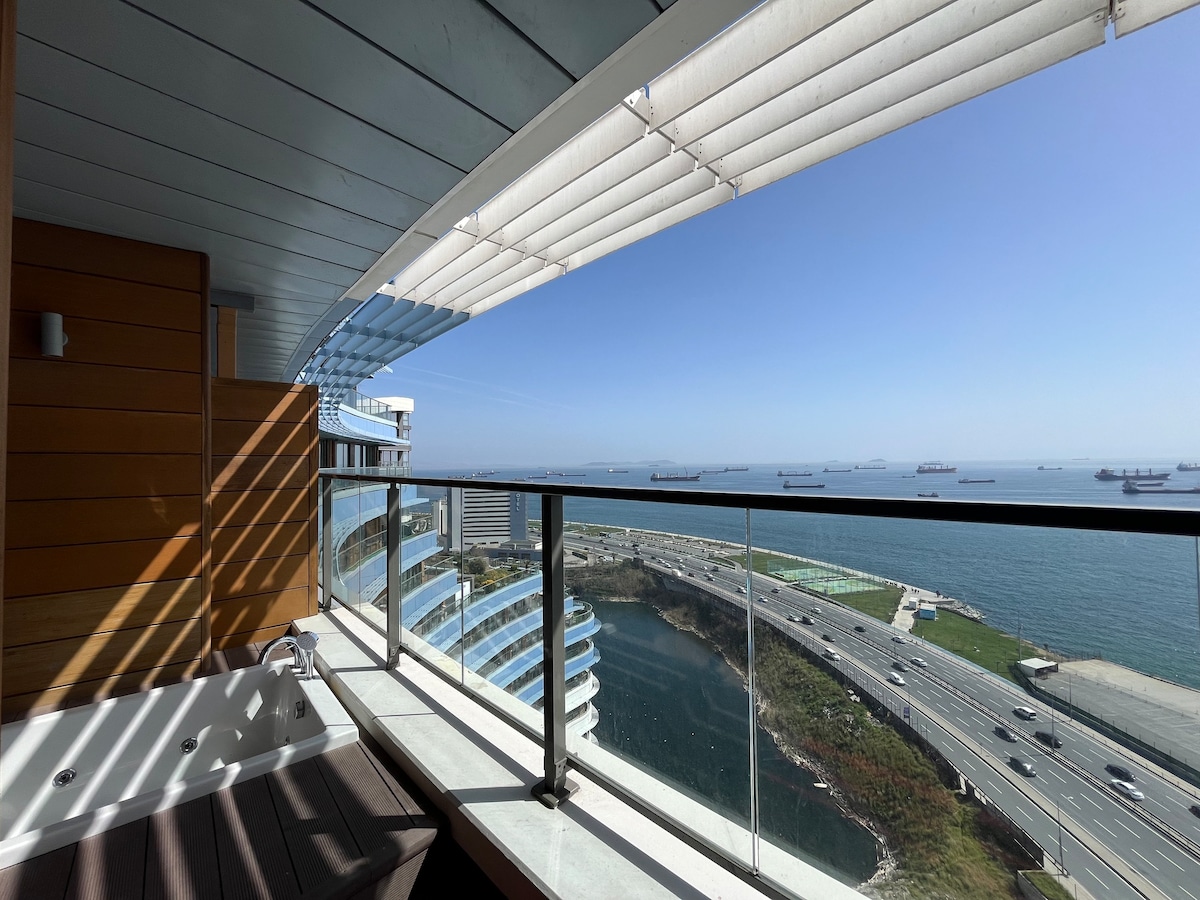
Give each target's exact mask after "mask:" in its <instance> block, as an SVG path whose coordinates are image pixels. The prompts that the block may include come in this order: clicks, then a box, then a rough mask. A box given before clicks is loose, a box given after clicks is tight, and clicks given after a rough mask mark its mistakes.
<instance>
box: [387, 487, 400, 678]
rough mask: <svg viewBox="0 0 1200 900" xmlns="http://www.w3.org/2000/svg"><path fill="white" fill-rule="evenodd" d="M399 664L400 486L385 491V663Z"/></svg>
mask: <svg viewBox="0 0 1200 900" xmlns="http://www.w3.org/2000/svg"><path fill="white" fill-rule="evenodd" d="M399 664H400V485H398V484H396V483H395V482H392V483H390V484H389V485H388V489H387V663H386V668H388V669H394V668H396V666H398V665H399Z"/></svg>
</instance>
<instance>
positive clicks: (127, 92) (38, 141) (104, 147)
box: [13, 0, 758, 381]
mask: <svg viewBox="0 0 1200 900" xmlns="http://www.w3.org/2000/svg"><path fill="white" fill-rule="evenodd" d="M756 2H758V0H20V2H19V3H18V4H17V7H18V9H17V14H18V19H17V46H16V97H15V112H14V135H13V137H14V142H13V143H14V177H13V193H14V208H15V213H16V215H18V216H21V217H25V218H30V219H37V220H40V221H46V222H54V223H59V224H63V225H68V226H73V227H76V228H83V229H87V230H90V231H97V232H103V233H107V234H115V235H120V236H122V237H129V238H134V239H137V240H142V241H149V242H152V243H157V244H166V245H168V246H174V247H181V248H184V249H188V250H195V251H199V252H202V253H205V254H207V255H208V257H209V265H210V279H211V286H212V288H213V290H214V293H215V292H218V291H219V292H223V293H224V294H225V295H226V297H227V298H229V297H230V295H234V296H233V298H232V299H236V301H237V304H238V305H239V307H240V309H239V313H238V366H237V371H238V375H239V376H241V377H246V378H257V379H265V380H273V381H291V380H293V379H294V378H295V377H296V374H297V372H298V371H299V369H300V367H301V365H302V364H303V363H304V361H305V360H306V359H308V357H309V356H310V355H311V353H312V352H313V350H314V349H315V348H316V347H317V345H318V344H319V343H320V342H321V341H322V340H324V339H325V338H326V337H327V336H328V334H329V333H330V331H331V330H332V329H334V328H335V327H336V326H337V325H338V324H339V322H341V321H342V319H343V318H344V317H345V316H346V315H348V314H349V313H350V312H352V311H353V310H354V309H355V308H356V307H358V306H359V305H360V304H361V303H362V302H363V301H364V300H366V299H368V298H370V297H371V295H372V294H373V293H374V291H375V289H376V288H378V286H379V285H380V284H383V283H384V282H385V281H387V280H388V279H389V278H391V277H392V276H393V275H394V274H395V273H396V272H397V271H399V270H400V269H401V268H403V267H404V266H405V265H406V264H407V263H408V262H411V261H412V260H413V259H414V258H416V257H417V256H418V255H419V254H420V253H421V252H422V251H424V250H425V249H427V248H428V247H429V246H430V245H432V244H433V243H434V241H435V240H436V239H437V238H438V237H439V236H441V235H442V234H444V233H445V232H446V231H447V230H449V229H450V228H452V227H453V225H454V223H455V222H456V221H458V220H459V219H461V218H462V217H463V216H464V215H467V214H469V213H470V212H471V211H472V210H474V209H475V208H477V207H478V206H479V205H480V204H481V203H483V202H484V201H485V200H487V199H488V198H489V197H491V196H493V195H494V194H495V193H496V192H497V191H498V190H500V189H501V188H503V187H504V185H506V184H508V183H510V182H512V181H513V179H515V178H517V177H519V176H520V175H522V174H523V173H524V172H526V171H527V170H528V169H529V168H530V167H531V166H533V165H534V164H535V163H537V162H538V161H540V160H541V159H543V158H544V157H545V156H546V154H547V153H550V152H551V151H553V150H554V149H555V148H557V147H558V146H560V145H561V144H562V143H563V141H565V140H567V139H568V138H569V137H570V136H571V135H573V134H575V133H577V132H578V131H579V130H580V129H581V128H583V127H584V126H585V125H587V123H588V122H591V121H592V120H594V119H595V118H596V117H597V116H599V115H600V114H602V113H603V112H604V111H605V110H606V109H608V108H610V107H611V106H612V105H613V103H614V102H616V101H617V100H619V99H620V97H621V96H623V95H625V94H627V93H628V92H629V91H631V90H634V89H636V88H637V87H638V86H639V85H641V84H643V83H645V81H646V79H648V78H650V77H652V76H654V75H656V74H658V73H659V72H661V71H662V70H663V69H664V68H666V67H667V66H669V65H670V64H671V63H673V62H675V61H676V60H678V59H679V58H680V57H682V56H683V55H685V54H686V53H688V52H689V51H690V50H692V49H694V48H696V47H698V46H700V45H701V44H702V43H703V42H705V41H707V40H708V39H709V38H711V37H712V36H713V35H714V34H716V33H717V32H718V31H720V30H721V29H722V28H724V27H725V26H727V25H728V24H729V23H730V22H732V21H734V20H736V19H737V18H738V17H739V16H741V15H742V14H744V13H745V12H746V11H747V10H748V9H751V8H753V6H754V5H755V4H756ZM251 299H252V301H253V303H252V304H251ZM251 305H252V307H253V308H252V310H251V308H250V307H251Z"/></svg>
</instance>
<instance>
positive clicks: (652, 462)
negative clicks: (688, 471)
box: [583, 459, 679, 469]
mask: <svg viewBox="0 0 1200 900" xmlns="http://www.w3.org/2000/svg"><path fill="white" fill-rule="evenodd" d="M677 465H679V463H677V462H674V461H673V460H670V459H639V460H638V461H637V462H629V461H628V460H617V461H616V462H588V463H584V464H583V468H585V469H589V468H597V467H600V466H660V467H661V466H677Z"/></svg>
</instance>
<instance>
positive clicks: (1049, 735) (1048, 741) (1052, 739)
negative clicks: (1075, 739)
mask: <svg viewBox="0 0 1200 900" xmlns="http://www.w3.org/2000/svg"><path fill="white" fill-rule="evenodd" d="M1033 736H1034V737H1035V738H1037V739H1038V740H1039V741H1041V742H1042V743H1043V744H1045V745H1046V746H1047V747H1053V748H1054V749H1055V750H1057V749H1058V748H1059V747H1061V746H1062V738H1060V737H1059V736H1058V735H1057V734H1054V733H1053V732H1050V731H1035V732H1034V733H1033Z"/></svg>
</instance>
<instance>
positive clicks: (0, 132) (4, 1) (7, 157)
mask: <svg viewBox="0 0 1200 900" xmlns="http://www.w3.org/2000/svg"><path fill="white" fill-rule="evenodd" d="M16 49H17V0H0V136H2V137H0V347H7V346H8V328H9V326H8V320H9V314H10V311H11V308H12V304H11V303H10V302H9V300H10V296H11V285H12V209H13V194H12V180H13V138H12V135H13V103H14V97H15V91H16V72H17V67H16ZM8 389H9V379H8V357H7V356H0V462H2V461H3V460H4V457H5V455H6V454H7V452H8V451H7V449H6V448H7V442H8V432H7V430H6V426H7V423H8ZM5 490H6V478H5V477H4V476H3V475H2V474H0V646H3V643H4V498H5ZM0 696H3V670H2V669H0Z"/></svg>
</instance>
